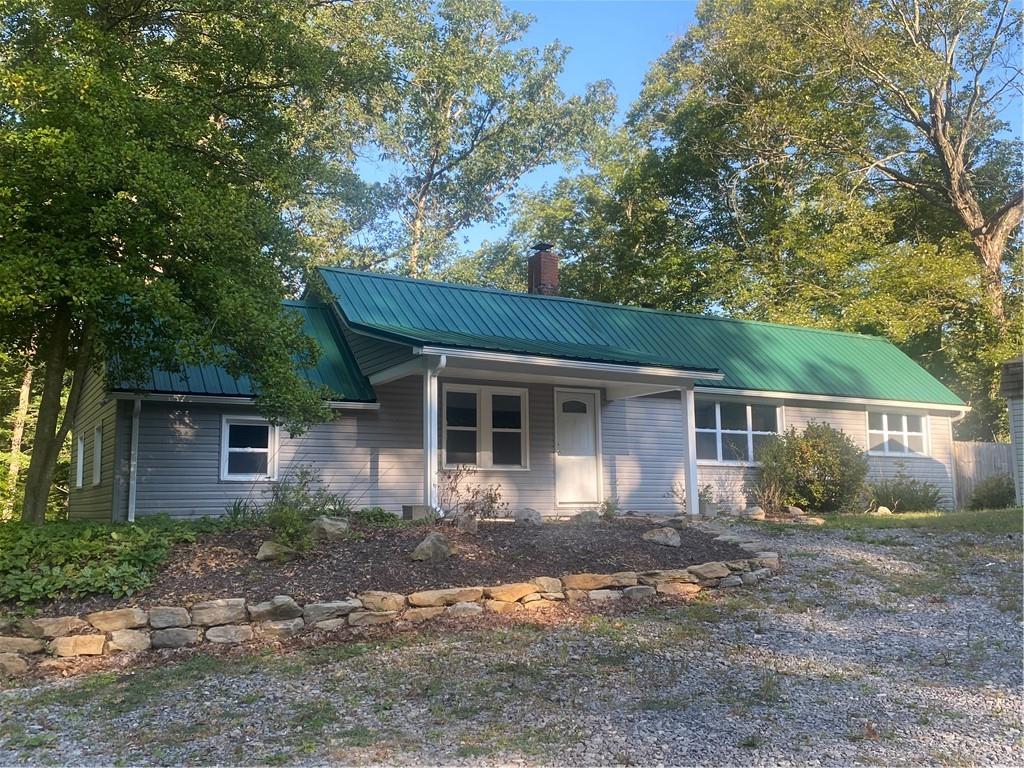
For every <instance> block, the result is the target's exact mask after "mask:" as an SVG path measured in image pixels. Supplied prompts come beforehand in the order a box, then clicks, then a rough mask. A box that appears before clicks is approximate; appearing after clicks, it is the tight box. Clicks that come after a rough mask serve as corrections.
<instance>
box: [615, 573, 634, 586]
mask: <svg viewBox="0 0 1024 768" xmlns="http://www.w3.org/2000/svg"><path fill="white" fill-rule="evenodd" d="M636 582H637V574H636V571H619V572H618V573H613V574H612V586H613V587H635V586H636Z"/></svg>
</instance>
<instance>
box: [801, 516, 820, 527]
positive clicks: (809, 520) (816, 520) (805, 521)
mask: <svg viewBox="0 0 1024 768" xmlns="http://www.w3.org/2000/svg"><path fill="white" fill-rule="evenodd" d="M797 522H798V523H800V524H802V525H824V524H825V518H824V517H815V516H814V515H806V516H804V517H801V518H800V519H799V520H797Z"/></svg>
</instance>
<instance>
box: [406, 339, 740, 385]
mask: <svg viewBox="0 0 1024 768" xmlns="http://www.w3.org/2000/svg"><path fill="white" fill-rule="evenodd" d="M412 351H413V354H416V355H443V356H447V357H449V358H454V359H456V360H475V361H479V362H484V363H511V364H517V365H523V364H525V365H535V366H538V367H547V368H560V369H562V370H565V369H576V370H580V371H590V372H593V373H607V374H616V375H618V376H622V375H623V374H627V375H632V376H655V377H663V378H670V379H676V380H678V379H680V378H687V379H704V380H705V381H721V380H722V379H724V378H725V374H723V373H718V372H714V371H712V372H709V371H693V370H689V369H686V368H660V367H657V366H646V365H629V364H619V363H594V362H590V361H587V360H567V359H564V358H560V357H543V356H540V355H517V354H513V353H509V352H485V351H483V350H474V349H451V348H449V347H413V349H412Z"/></svg>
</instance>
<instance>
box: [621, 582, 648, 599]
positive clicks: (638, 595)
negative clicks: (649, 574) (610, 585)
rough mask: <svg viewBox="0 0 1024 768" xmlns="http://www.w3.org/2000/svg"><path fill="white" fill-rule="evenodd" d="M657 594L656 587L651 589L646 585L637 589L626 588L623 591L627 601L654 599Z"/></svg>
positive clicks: (636, 587)
mask: <svg viewBox="0 0 1024 768" xmlns="http://www.w3.org/2000/svg"><path fill="white" fill-rule="evenodd" d="M655 594H657V590H656V589H655V588H654V587H649V586H647V585H646V584H640V585H638V586H635V587H626V588H625V589H624V590H622V596H623V597H624V598H626V599H627V600H646V599H647V598H649V597H654V596H655Z"/></svg>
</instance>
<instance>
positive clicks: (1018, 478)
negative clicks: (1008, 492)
mask: <svg viewBox="0 0 1024 768" xmlns="http://www.w3.org/2000/svg"><path fill="white" fill-rule="evenodd" d="M1006 406H1007V408H1008V409H1009V412H1010V442H1011V443H1013V474H1014V478H1013V481H1014V483H1015V484H1016V486H1017V503H1018V504H1020V503H1021V495H1022V491H1024V477H1022V474H1024V400H1022V399H1021V398H1019V397H1008V398H1007V399H1006Z"/></svg>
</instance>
